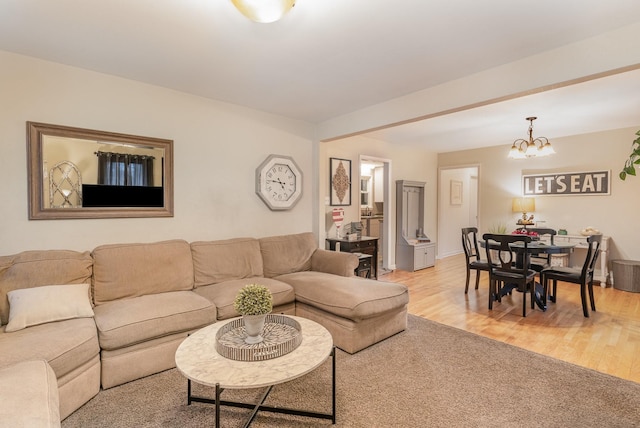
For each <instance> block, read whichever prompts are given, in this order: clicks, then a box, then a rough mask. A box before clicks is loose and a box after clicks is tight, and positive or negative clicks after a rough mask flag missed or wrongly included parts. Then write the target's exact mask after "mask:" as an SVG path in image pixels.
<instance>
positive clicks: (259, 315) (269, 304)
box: [233, 284, 273, 344]
mask: <svg viewBox="0 0 640 428" xmlns="http://www.w3.org/2000/svg"><path fill="white" fill-rule="evenodd" d="M233 307H234V308H235V310H236V311H237V312H238V313H239V314H240V315H242V318H243V320H244V327H245V330H246V332H247V337H246V338H245V339H244V341H245V342H246V343H249V344H254V343H260V342H262V340H263V338H262V329H263V328H264V322H265V319H266V317H267V314H269V313H270V312H271V310H272V309H273V297H272V296H271V291H269V289H268V288H267V287H265V286H264V285H259V284H248V285H245V286H244V287H242V288H241V289H240V291H239V292H238V294H237V295H236V298H235V300H234V301H233Z"/></svg>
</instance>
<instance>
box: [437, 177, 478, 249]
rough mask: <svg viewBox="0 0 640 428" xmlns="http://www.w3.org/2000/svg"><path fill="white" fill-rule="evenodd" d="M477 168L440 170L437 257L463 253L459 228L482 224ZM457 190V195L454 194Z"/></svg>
mask: <svg viewBox="0 0 640 428" xmlns="http://www.w3.org/2000/svg"><path fill="white" fill-rule="evenodd" d="M479 169H480V167H479V166H477V165H473V166H467V167H457V168H441V169H440V170H439V189H438V257H439V258H444V257H448V256H452V255H455V254H460V253H462V251H463V250H462V242H461V240H460V229H462V228H463V227H478V224H479V218H478V213H479V198H478V189H479ZM452 189H454V192H455V194H452Z"/></svg>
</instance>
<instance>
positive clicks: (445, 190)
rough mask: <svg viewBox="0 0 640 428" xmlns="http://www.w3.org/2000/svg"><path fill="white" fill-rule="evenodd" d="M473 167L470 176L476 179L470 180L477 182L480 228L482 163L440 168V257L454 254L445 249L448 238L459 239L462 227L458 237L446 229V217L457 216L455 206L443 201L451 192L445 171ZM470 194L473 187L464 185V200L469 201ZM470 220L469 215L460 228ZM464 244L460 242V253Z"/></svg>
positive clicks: (477, 206) (465, 225) (476, 199)
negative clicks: (444, 174)
mask: <svg viewBox="0 0 640 428" xmlns="http://www.w3.org/2000/svg"><path fill="white" fill-rule="evenodd" d="M471 168H475V170H476V171H475V174H471V175H470V177H474V178H475V180H472V179H470V180H469V182H470V183H471V182H475V184H476V188H475V189H474V192H475V202H476V204H475V210H476V213H477V221H476V224H477V227H478V229H480V224H481V198H480V187H481V168H480V164H467V165H456V166H450V167H449V166H447V167H441V168H438V241H437V246H438V250H437V254H438V258H443V257H449V256H452V255H454V254H453V253H451V252H449V251H445V250H447V248H446V246H445V245H446V242H448V239H449V238H450V239H451V240H453V239H455V238H456V237H457V239H458V240H459V239H460V238H459V233H460V229H459V228H458V234H457V235H456V237H453V235H451V233H453V232H452V231H449V230H445V223H446V222H445V221H444V219H445V218H454V217H455V216H454V215H452V210H453V208H452V207H451V206H450V204H449V203H446V202H443V201H444V200H445V199H446V200H447V201H448V197H447V198H443V196H444V195H449V192H450V188H449V186H450V183H449V182H448V181H446V182H445V180H444V179H443V178H442V176H443V171H447V172H449V171H453V170H467V169H471ZM470 194H471V189H469V186H463V190H462V198H463V200H466V201H469V200H470ZM467 222H468V217H467V221H465V222H464V223H465V224H464V225H463V224H459V225H458V226H460V228H462V227H468V226H469V224H467ZM462 251H463V250H462V244H461V243H460V253H462Z"/></svg>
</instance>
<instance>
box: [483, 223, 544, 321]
mask: <svg viewBox="0 0 640 428" xmlns="http://www.w3.org/2000/svg"><path fill="white" fill-rule="evenodd" d="M482 239H484V240H485V242H486V244H485V250H486V252H487V261H488V263H489V309H493V302H494V301H499V302H500V301H502V296H503V295H504V294H507V293H510V292H511V291H512V290H513V289H516V290H517V291H520V292H522V316H523V317H526V316H527V293H531V309H533V308H534V303H535V292H536V290H535V288H536V286H535V278H536V274H537V272H536V271H534V270H531V269H529V257H522V260H523V261H522V263H516V262H515V258H516V257H517V256H516V254H515V252H514V251H513V250H512V248H511V244H514V243H521V244H522V246H523V248H522V250H523V251H524V253H525V254H526V252H527V246H528V244H529V243H530V242H531V237H529V236H526V235H499V234H493V233H485V234H484V235H482Z"/></svg>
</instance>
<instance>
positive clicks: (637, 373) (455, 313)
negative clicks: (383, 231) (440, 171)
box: [379, 254, 640, 383]
mask: <svg viewBox="0 0 640 428" xmlns="http://www.w3.org/2000/svg"><path fill="white" fill-rule="evenodd" d="M465 276H466V271H465V259H464V255H462V254H460V255H457V256H452V257H447V258H444V259H440V260H437V261H436V265H435V267H432V268H428V269H423V270H420V271H417V272H405V271H400V270H397V271H394V272H390V273H387V274H385V275H383V276H381V277H380V278H379V279H380V280H383V281H391V282H401V283H404V284H406V285H407V286H408V287H409V295H410V302H409V313H411V314H414V315H418V316H421V317H424V318H427V319H430V320H432V321H436V322H439V323H442V324H446V325H449V326H452V327H457V328H460V329H463V330H466V331H469V332H472V333H476V334H479V335H482V336H486V337H489V338H492V339H495V340H499V341H501V342H505V343H509V344H511V345H514V346H518V347H521V348H524V349H528V350H530V351H533V352H537V353H540V354H544V355H548V356H550V357H553V358H558V359H560V360H564V361H567V362H570V363H573V364H577V365H580V366H583V367H588V368H591V369H594V370H597V371H599V372H603V373H607V374H610V375H613V376H616V377H620V378H623V379H628V380H632V381H634V382H638V383H640V293H629V292H625V291H620V290H616V289H614V288H611V287H609V288H606V289H605V288H602V287H600V286H594V295H595V301H596V309H597V311H596V312H592V313H591V316H590V317H589V318H584V316H583V314H582V305H581V303H580V291H579V288H578V286H576V285H574V284H568V283H560V282H559V283H558V299H557V303H551V302H549V304H548V309H547V311H546V312H542V311H541V310H539V309H538V308H537V307H536V309H534V310H531V309H530V307H529V304H528V303H527V317H526V318H523V317H522V294H520V293H517V292H514V293H513V295H512V296H505V297H504V298H503V299H502V302H495V303H494V305H493V310H491V311H490V310H489V309H488V299H489V297H488V274H487V273H486V272H482V274H481V280H480V287H479V289H478V290H475V289H474V286H475V272H473V271H472V272H471V281H470V285H469V294H467V295H465V294H464V284H465Z"/></svg>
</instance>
